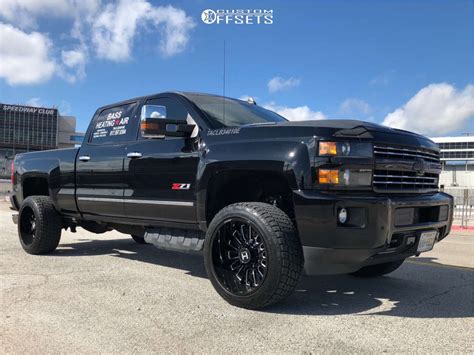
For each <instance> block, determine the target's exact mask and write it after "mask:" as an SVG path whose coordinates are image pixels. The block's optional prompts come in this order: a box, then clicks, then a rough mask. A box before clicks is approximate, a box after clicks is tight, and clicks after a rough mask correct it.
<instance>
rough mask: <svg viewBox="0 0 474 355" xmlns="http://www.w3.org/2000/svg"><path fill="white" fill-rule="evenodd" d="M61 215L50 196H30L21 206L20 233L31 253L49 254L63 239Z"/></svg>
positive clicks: (27, 249) (22, 242)
mask: <svg viewBox="0 0 474 355" xmlns="http://www.w3.org/2000/svg"><path fill="white" fill-rule="evenodd" d="M61 229H62V223H61V217H60V216H59V213H58V212H57V211H56V209H55V208H54V206H53V203H52V202H51V199H50V198H49V197H48V196H30V197H28V198H27V199H25V201H23V204H22V205H21V208H20V213H19V218H18V235H19V237H20V243H21V246H22V247H23V249H24V250H25V251H26V252H27V253H29V254H47V253H50V252H52V251H54V250H55V249H56V247H57V246H58V244H59V240H60V239H61Z"/></svg>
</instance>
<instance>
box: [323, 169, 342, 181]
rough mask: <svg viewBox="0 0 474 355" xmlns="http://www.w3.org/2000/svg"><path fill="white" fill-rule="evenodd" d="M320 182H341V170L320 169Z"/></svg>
mask: <svg viewBox="0 0 474 355" xmlns="http://www.w3.org/2000/svg"><path fill="white" fill-rule="evenodd" d="M319 183H320V184H339V170H327V169H319Z"/></svg>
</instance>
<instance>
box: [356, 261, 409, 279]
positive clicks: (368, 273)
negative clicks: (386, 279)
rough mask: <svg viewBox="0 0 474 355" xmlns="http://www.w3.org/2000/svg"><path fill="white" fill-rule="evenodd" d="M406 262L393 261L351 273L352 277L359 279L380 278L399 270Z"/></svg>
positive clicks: (365, 267)
mask: <svg viewBox="0 0 474 355" xmlns="http://www.w3.org/2000/svg"><path fill="white" fill-rule="evenodd" d="M404 261H405V259H403V260H397V261H392V262H389V263H383V264H377V265H369V266H364V267H363V268H362V269H360V270H357V271H356V272H353V273H351V275H353V276H357V277H379V276H383V275H386V274H390V273H391V272H393V271H395V270H397V269H398V268H399V267H400V266H402V264H403V262H404Z"/></svg>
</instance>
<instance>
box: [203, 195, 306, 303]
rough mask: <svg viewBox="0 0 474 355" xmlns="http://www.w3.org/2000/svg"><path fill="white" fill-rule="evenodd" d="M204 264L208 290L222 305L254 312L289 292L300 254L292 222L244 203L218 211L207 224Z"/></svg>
mask: <svg viewBox="0 0 474 355" xmlns="http://www.w3.org/2000/svg"><path fill="white" fill-rule="evenodd" d="M204 263H205V266H206V271H207V274H208V276H209V278H210V280H211V283H212V285H213V286H214V288H215V289H216V291H217V292H218V293H219V295H221V296H222V297H223V298H224V299H225V300H226V301H227V302H229V303H230V304H232V305H234V306H238V307H243V308H248V309H257V308H262V307H266V306H269V305H271V304H274V303H276V302H279V301H281V300H283V299H284V298H286V297H287V296H288V295H290V294H291V293H292V292H293V290H294V289H295V287H296V285H297V284H298V281H299V278H300V275H301V271H302V268H303V253H302V249H301V244H300V241H299V238H298V235H297V232H296V229H295V227H294V225H293V222H292V221H291V219H290V218H289V217H288V216H287V215H286V214H285V213H284V212H283V211H282V210H280V209H279V208H277V207H275V206H272V205H269V204H266V203H259V202H244V203H235V204H233V205H229V206H227V207H225V208H223V209H222V210H221V211H219V213H217V215H216V216H215V217H214V219H213V220H212V222H211V223H210V225H209V229H208V231H207V236H206V241H205V243H204Z"/></svg>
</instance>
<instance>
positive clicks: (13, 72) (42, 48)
mask: <svg viewBox="0 0 474 355" xmlns="http://www.w3.org/2000/svg"><path fill="white" fill-rule="evenodd" d="M40 17H45V18H47V19H48V20H51V19H52V18H54V17H56V18H63V19H66V20H67V21H69V22H70V23H71V28H70V31H69V33H67V31H63V32H64V33H63V34H62V35H61V37H60V39H61V41H57V42H56V44H57V43H65V42H66V40H69V42H68V43H67V44H66V45H65V46H58V48H56V47H54V46H53V42H52V41H51V39H50V38H49V37H48V35H46V34H44V33H40V32H31V33H30V34H28V33H27V32H24V31H31V28H36V27H37V26H38V22H37V20H38V19H39V18H40ZM1 18H3V19H5V20H6V21H7V22H9V23H11V24H12V25H7V24H2V23H1V22H0V24H1V25H2V30H1V32H2V33H1V34H0V35H1V48H0V51H1V55H2V57H1V59H2V63H1V66H0V77H2V78H5V79H6V81H7V83H8V84H10V85H19V84H36V83H40V82H44V81H47V80H49V79H50V78H51V77H52V76H53V74H56V75H58V76H59V77H61V78H63V79H65V80H67V81H69V82H75V81H77V80H81V79H83V78H84V77H85V76H86V70H85V68H86V64H87V62H88V61H89V60H90V58H91V55H92V54H94V53H95V54H96V55H97V56H98V57H100V58H104V59H108V60H112V61H118V62H120V61H126V60H128V59H130V58H131V53H132V50H133V42H134V39H135V38H136V37H137V36H138V35H139V34H140V33H146V34H147V35H148V36H150V34H153V33H154V32H155V33H157V35H156V40H155V41H153V40H151V41H147V43H157V44H158V45H159V49H160V52H161V53H162V55H163V56H164V57H169V56H173V55H175V54H177V53H180V52H182V51H183V50H184V49H185V48H186V46H187V44H188V43H189V38H190V32H191V29H192V28H194V27H195V26H196V24H195V22H194V20H193V19H192V18H191V17H189V16H187V15H186V13H185V12H184V11H183V10H181V9H178V8H175V7H173V6H153V5H152V4H151V3H150V2H149V1H147V0H119V1H114V2H111V1H107V2H105V1H102V0H42V1H38V0H1V6H0V19H1ZM13 26H15V27H13ZM153 31H154V32H153ZM21 34H23V35H21ZM12 36H14V37H15V38H17V37H21V38H20V40H21V41H20V42H12V41H11V38H12ZM27 39H28V44H30V45H28V44H27V43H25V41H27ZM71 40H72V42H71ZM33 42H34V43H33ZM4 43H8V44H9V45H8V48H7V46H6V45H4ZM19 43H21V44H22V45H21V46H20V45H19ZM31 44H32V45H31ZM90 47H92V48H93V49H94V50H90V49H89V48H90ZM53 54H54V56H53ZM27 63H28V65H26V64H27ZM34 64H36V65H34ZM20 69H21V70H20Z"/></svg>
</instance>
